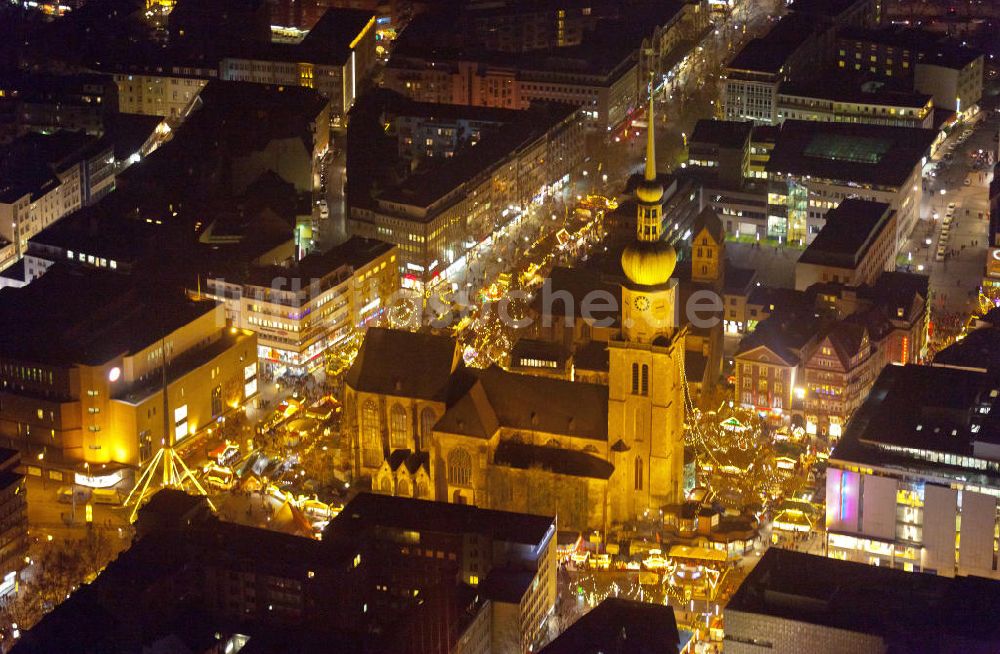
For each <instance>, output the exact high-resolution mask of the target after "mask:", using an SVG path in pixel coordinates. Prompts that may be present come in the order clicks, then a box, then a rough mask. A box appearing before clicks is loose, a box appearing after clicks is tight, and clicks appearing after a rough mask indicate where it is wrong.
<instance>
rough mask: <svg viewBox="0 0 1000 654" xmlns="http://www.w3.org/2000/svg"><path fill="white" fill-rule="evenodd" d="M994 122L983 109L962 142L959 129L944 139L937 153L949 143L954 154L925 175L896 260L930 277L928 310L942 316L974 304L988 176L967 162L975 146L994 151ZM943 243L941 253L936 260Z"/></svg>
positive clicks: (998, 117) (997, 117) (997, 118)
mask: <svg viewBox="0 0 1000 654" xmlns="http://www.w3.org/2000/svg"><path fill="white" fill-rule="evenodd" d="M984 100H985V98H984ZM994 104H995V102H994ZM998 126H1000V114H998V113H997V112H995V111H993V108H992V107H987V108H984V109H983V111H982V113H981V115H980V119H979V120H978V121H977V122H976V124H975V126H974V128H973V129H972V131H971V134H970V135H969V136H968V138H967V140H965V142H964V143H961V144H959V143H958V141H959V139H960V136H961V133H962V130H956V132H957V133H953V134H952V135H951V136H950V137H949V138H948V140H947V141H946V142H945V143H944V145H943V146H942V148H941V152H942V153H947V152H948V149H949V147H953V148H954V149H953V155H952V157H953V158H951V160H950V161H948V160H944V159H942V158H938V159H937V160H936V162H937V165H938V169H937V174H936V176H933V177H931V176H925V184H926V186H925V188H926V192H925V194H924V205H923V207H922V212H921V220H920V222H919V223H918V224H917V226H916V227H915V229H914V231H913V234H912V235H911V238H910V240H909V241H908V243H907V245H906V246H904V248H903V250H902V251H901V252H900V256H899V258H898V260H897V262H898V263H899V264H900V266H901V267H902V268H903V269H909V270H912V271H913V272H923V273H927V274H929V275H930V277H931V294H932V297H933V303H932V308H933V310H934V311H935V312H937V313H940V314H955V313H958V314H965V315H967V314H968V313H969V312H970V311H971V310H972V309H973V308H974V307H975V306H976V305H975V300H976V297H977V289H978V288H979V285H980V282H981V280H982V276H983V270H984V265H985V257H986V247H987V229H988V222H989V212H988V195H987V190H988V188H989V183H990V180H991V179H992V174H991V172H990V168H991V167H986V168H983V169H980V170H974V169H973V167H972V165H971V163H972V155H973V154H975V153H978V151H979V150H983V151H984V152H988V151H989V150H990V149H991V148H992V150H993V152H996V147H997V144H996V140H995V137H996V133H997V128H998ZM994 161H995V157H994ZM966 180H968V181H969V183H968V184H966V183H965V182H966ZM942 191H943V192H942ZM952 205H954V207H953V214H954V218H953V219H952V221H951V224H950V227H949V233H948V236H947V237H946V238H944V237H943V236H942V230H943V226H944V219H945V216H946V215H947V213H948V210H949V207H951V206H952ZM941 246H943V247H944V251H945V255H944V257H943V261H938V257H937V256H936V255H937V251H938V248H939V247H941Z"/></svg>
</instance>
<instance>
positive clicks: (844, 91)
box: [778, 80, 932, 109]
mask: <svg viewBox="0 0 1000 654" xmlns="http://www.w3.org/2000/svg"><path fill="white" fill-rule="evenodd" d="M778 94H779V95H786V96H793V97H798V98H819V99H823V100H832V101H833V102H851V103H857V104H870V105H885V106H891V107H903V108H906V109H922V108H924V107H925V106H927V103H928V102H930V101H931V99H932V96H930V95H927V94H926V93H916V92H913V91H906V90H899V89H894V88H886V87H879V88H872V89H871V90H865V89H864V88H862V87H861V86H858V85H856V84H845V83H837V82H836V81H834V80H824V81H823V83H822V84H819V83H815V84H814V83H808V82H807V83H802V82H782V83H781V84H780V85H779V86H778Z"/></svg>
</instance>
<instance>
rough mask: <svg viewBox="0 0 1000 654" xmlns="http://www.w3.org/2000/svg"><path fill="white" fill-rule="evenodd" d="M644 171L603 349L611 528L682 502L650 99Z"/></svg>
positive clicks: (672, 336)
mask: <svg viewBox="0 0 1000 654" xmlns="http://www.w3.org/2000/svg"><path fill="white" fill-rule="evenodd" d="M648 119H649V127H648V131H647V135H646V168H645V174H644V176H643V180H642V182H641V183H640V184H639V187H638V189H636V199H637V201H638V210H637V219H636V236H635V240H634V241H633V242H632V243H630V244H629V245H628V246H627V247H626V248H625V250H624V251H623V252H622V257H621V265H622V272H624V273H625V278H626V281H625V283H624V284H622V287H621V294H622V297H621V301H622V312H621V314H622V327H621V333H620V334H619V335H618V337H617V338H614V339H612V340H611V341H610V342H609V343H608V352H609V371H608V372H609V392H608V442H609V444H610V449H611V452H610V458H611V462H612V464H613V465H614V468H615V470H614V474H613V475H612V479H611V485H610V491H609V492H610V498H609V518H610V520H611V522H621V521H625V520H632V519H634V518H637V517H641V516H642V515H643V514H645V512H646V511H651V512H655V511H657V510H658V509H659V508H660V507H661V506H663V505H664V504H669V503H674V502H679V501H681V499H682V492H683V491H682V489H683V477H684V386H683V378H682V374H681V368H682V363H683V361H682V357H683V356H684V331H685V330H684V329H682V328H680V327H679V324H680V323H679V320H678V317H677V309H678V307H677V280H676V279H673V278H672V277H671V276H672V275H673V272H674V266H675V265H676V263H677V255H676V253H675V252H674V248H673V247H672V246H671V245H670V244H669V243H667V242H666V241H664V240H663V239H662V236H663V234H662V232H663V225H662V211H663V205H662V203H663V187H662V186H661V185H660V183H659V182H658V181H657V179H656V177H657V176H656V157H655V154H656V152H655V144H654V124H655V120H654V116H653V98H652V93H650V101H649V117H648Z"/></svg>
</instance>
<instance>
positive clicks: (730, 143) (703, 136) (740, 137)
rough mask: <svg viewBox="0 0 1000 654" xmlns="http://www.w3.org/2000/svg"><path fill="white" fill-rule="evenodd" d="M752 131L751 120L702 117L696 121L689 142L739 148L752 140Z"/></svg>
mask: <svg viewBox="0 0 1000 654" xmlns="http://www.w3.org/2000/svg"><path fill="white" fill-rule="evenodd" d="M752 131H753V123H752V122H751V121H744V120H707V119H702V120H699V121H698V122H697V123H695V126H694V131H693V132H692V133H691V139H690V140H689V143H692V144H694V143H711V144H712V145H717V146H719V147H723V148H739V147H743V145H745V144H746V143H747V142H748V141H749V140H750V133H751V132H752Z"/></svg>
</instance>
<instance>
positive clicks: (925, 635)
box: [725, 547, 1000, 652]
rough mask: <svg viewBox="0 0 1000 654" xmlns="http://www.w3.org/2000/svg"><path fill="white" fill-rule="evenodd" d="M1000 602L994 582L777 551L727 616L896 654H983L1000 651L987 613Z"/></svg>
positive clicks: (999, 635)
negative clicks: (766, 620) (819, 630)
mask: <svg viewBox="0 0 1000 654" xmlns="http://www.w3.org/2000/svg"><path fill="white" fill-rule="evenodd" d="M998 601H1000V583H998V582H996V581H991V580H987V579H983V578H979V577H954V578H948V577H941V576H937V575H933V574H922V573H912V572H904V571H903V570H894V569H891V568H884V567H878V566H872V565H865V564H863V563H853V562H848V561H840V560H837V559H831V558H827V557H823V556H817V555H813V554H805V553H802V552H796V551H793V550H786V549H781V548H777V547H772V548H769V549H768V550H767V552H765V554H764V556H762V557H761V559H760V562H759V563H757V565H756V567H755V568H754V569H753V571H752V572H751V573H750V575H749V576H748V577H747V578H746V580H745V581H744V582H743V583H742V584H741V585H740V587H739V589H738V590H737V591H736V594H735V595H734V596H733V598H732V599H731V600H730V602H729V605H728V606H727V607H726V609H725V610H726V613H730V612H740V613H747V614H753V615H760V616H769V617H772V618H778V619H783V620H789V621H794V622H800V623H805V624H812V625H821V626H825V627H830V628H834V629H844V630H846V631H851V632H855V633H863V634H871V635H875V636H880V637H882V638H883V639H884V640H885V641H886V644H887V645H888V651H890V652H891V651H899V652H905V651H911V652H916V651H921V652H939V651H977V652H979V651H996V648H997V646H998V645H1000V623H998V622H997V621H996V619H995V617H994V616H993V615H992V613H991V612H990V611H988V610H984V607H989V606H994V605H995V604H996V603H997V602H998ZM727 632H728V630H727ZM727 635H728V633H727ZM733 635H734V636H742V637H753V634H752V633H747V634H733ZM946 644H948V645H950V646H949V647H945V645H946ZM963 645H964V646H965V647H969V649H964V648H963ZM987 645H990V646H988V647H987ZM806 649H808V648H806Z"/></svg>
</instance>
